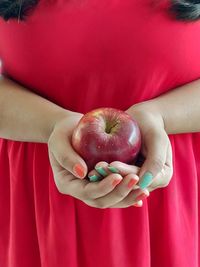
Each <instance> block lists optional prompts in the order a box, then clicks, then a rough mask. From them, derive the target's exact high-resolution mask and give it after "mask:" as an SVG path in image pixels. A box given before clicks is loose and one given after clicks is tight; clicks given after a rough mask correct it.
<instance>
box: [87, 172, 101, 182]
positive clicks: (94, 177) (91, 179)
mask: <svg viewBox="0 0 200 267" xmlns="http://www.w3.org/2000/svg"><path fill="white" fill-rule="evenodd" d="M88 177H89V180H90V182H96V181H98V180H100V177H99V176H97V175H95V174H94V175H88Z"/></svg>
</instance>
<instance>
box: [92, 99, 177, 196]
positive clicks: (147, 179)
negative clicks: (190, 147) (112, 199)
mask: <svg viewBox="0 0 200 267" xmlns="http://www.w3.org/2000/svg"><path fill="white" fill-rule="evenodd" d="M126 112H127V113H129V114H130V115H131V116H132V117H133V118H134V119H135V120H136V121H137V123H138V125H139V127H140V131H141V135H142V147H141V154H142V156H143V158H144V159H145V160H144V162H143V163H142V165H141V168H139V167H137V166H134V165H128V164H125V163H122V162H119V161H116V162H111V163H110V164H108V163H107V162H99V163H97V164H96V166H95V170H92V171H91V172H90V173H89V175H88V177H89V179H90V180H91V181H97V180H100V179H102V178H104V179H105V178H106V177H107V176H108V175H110V173H112V172H113V173H119V174H120V175H122V177H123V178H124V179H125V180H126V178H127V176H128V175H131V174H137V175H138V176H139V181H138V182H137V183H136V184H135V186H134V187H133V188H132V190H134V193H133V192H130V193H129V195H131V196H132V201H136V200H140V201H141V200H143V199H145V198H147V197H148V196H149V192H152V191H153V190H155V189H158V188H163V187H166V186H167V185H168V184H169V182H170V180H171V178H172V174H173V163H172V148H171V144H170V140H169V137H168V135H167V133H166V131H165V129H164V121H163V119H162V117H161V116H160V114H159V112H155V111H154V112H152V111H151V110H150V109H149V108H147V107H146V105H145V102H144V103H142V104H141V105H136V106H132V107H131V108H130V109H128V110H127V111H126ZM120 184H121V183H120ZM117 187H118V189H119V190H120V188H119V187H120V185H118V186H117Z"/></svg>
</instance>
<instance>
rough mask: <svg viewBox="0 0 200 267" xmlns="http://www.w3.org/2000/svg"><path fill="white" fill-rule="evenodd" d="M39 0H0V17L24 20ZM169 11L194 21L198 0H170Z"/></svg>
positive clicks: (198, 16) (198, 11) (199, 16)
mask: <svg viewBox="0 0 200 267" xmlns="http://www.w3.org/2000/svg"><path fill="white" fill-rule="evenodd" d="M38 2H39V0H0V17H3V19H4V20H5V21H7V20H9V19H18V20H25V19H26V18H27V16H28V15H29V14H30V12H32V11H33V10H34V8H35V7H36V6H37V4H38ZM169 12H171V14H172V15H174V16H175V18H176V19H177V20H182V21H196V20H199V19H200V0H171V5H170V8H169Z"/></svg>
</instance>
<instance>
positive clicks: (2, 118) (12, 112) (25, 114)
mask: <svg viewBox="0 0 200 267" xmlns="http://www.w3.org/2000/svg"><path fill="white" fill-rule="evenodd" d="M68 113H70V111H67V110H65V109H63V108H61V107H59V106H57V105H55V104H54V103H52V102H50V101H48V100H46V99H44V98H42V97H40V96H38V95H36V94H34V93H32V92H30V91H28V90H27V89H26V88H24V87H22V86H21V85H19V84H17V83H15V82H13V81H11V80H9V79H7V78H5V77H3V76H1V77H0V137H2V138H5V139H11V140H16V141H28V142H39V143H47V142H48V139H49V136H50V134H51V132H52V129H53V127H54V124H55V123H56V121H58V120H59V119H62V118H64V117H65V116H67V115H68Z"/></svg>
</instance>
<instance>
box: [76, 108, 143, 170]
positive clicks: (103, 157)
mask: <svg viewBox="0 0 200 267" xmlns="http://www.w3.org/2000/svg"><path fill="white" fill-rule="evenodd" d="M72 145H73V147H74V149H75V150H76V152H77V153H78V154H79V155H80V156H81V157H82V158H83V159H84V160H85V162H86V164H87V165H88V168H89V170H91V169H93V168H94V166H95V164H96V163H97V162H99V161H106V162H108V163H110V162H112V161H115V160H117V161H121V162H125V163H133V162H135V160H136V157H137V155H138V153H139V151H140V148H141V134H140V130H139V127H138V125H137V122H136V121H135V120H134V119H133V118H132V117H131V116H130V115H129V114H127V113H126V112H124V111H122V110H118V109H114V108H99V109H95V110H92V111H90V112H88V113H86V114H85V115H84V116H83V117H82V118H81V120H80V121H79V123H78V125H77V127H76V128H75V130H74V132H73V135H72Z"/></svg>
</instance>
